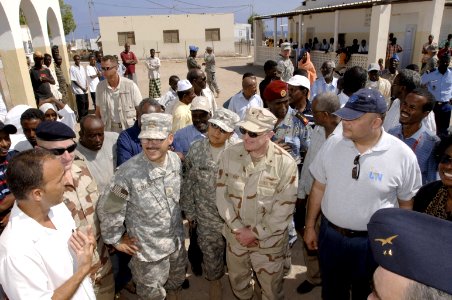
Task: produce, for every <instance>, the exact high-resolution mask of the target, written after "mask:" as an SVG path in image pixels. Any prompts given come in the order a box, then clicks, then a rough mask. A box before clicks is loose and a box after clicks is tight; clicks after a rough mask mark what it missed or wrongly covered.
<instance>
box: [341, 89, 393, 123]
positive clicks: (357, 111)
mask: <svg viewBox="0 0 452 300" xmlns="http://www.w3.org/2000/svg"><path fill="white" fill-rule="evenodd" d="M386 110H387V105H386V100H385V98H384V97H383V95H382V94H381V93H380V92H379V91H377V90H374V89H371V88H364V89H360V90H359V91H357V92H356V93H354V94H353V95H351V96H350V98H348V101H347V103H345V105H344V107H342V108H341V109H339V110H337V111H336V112H334V113H333V114H334V115H336V116H338V117H340V118H342V119H344V120H355V119H358V118H359V117H361V116H362V115H364V114H365V113H378V114H384V113H385V112H386Z"/></svg>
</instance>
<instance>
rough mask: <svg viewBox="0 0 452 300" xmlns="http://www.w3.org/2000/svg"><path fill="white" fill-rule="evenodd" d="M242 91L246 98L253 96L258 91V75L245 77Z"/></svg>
mask: <svg viewBox="0 0 452 300" xmlns="http://www.w3.org/2000/svg"><path fill="white" fill-rule="evenodd" d="M242 91H243V96H245V98H246V99H250V98H251V97H252V96H254V95H255V94H256V92H257V83H256V77H255V76H252V77H245V78H243V80H242Z"/></svg>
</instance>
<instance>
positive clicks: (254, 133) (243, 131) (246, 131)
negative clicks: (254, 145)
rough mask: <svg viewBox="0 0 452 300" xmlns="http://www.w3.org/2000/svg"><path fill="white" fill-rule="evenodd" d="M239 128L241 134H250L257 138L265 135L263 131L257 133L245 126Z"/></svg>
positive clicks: (251, 136)
mask: <svg viewBox="0 0 452 300" xmlns="http://www.w3.org/2000/svg"><path fill="white" fill-rule="evenodd" d="M239 130H240V133H241V134H243V135H245V134H248V136H249V137H250V138H253V139H254V138H257V137H258V136H261V135H263V133H256V132H252V131H248V130H246V129H245V128H243V127H240V128H239Z"/></svg>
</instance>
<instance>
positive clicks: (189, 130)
mask: <svg viewBox="0 0 452 300" xmlns="http://www.w3.org/2000/svg"><path fill="white" fill-rule="evenodd" d="M205 137H206V135H205V134H204V133H201V132H200V131H198V129H196V127H195V126H194V125H188V126H187V127H184V128H182V129H179V130H178V131H176V133H175V134H174V141H173V147H174V151H176V152H182V153H183V154H184V155H186V154H187V153H188V150H190V146H191V144H193V142H195V141H197V140H200V139H202V138H205Z"/></svg>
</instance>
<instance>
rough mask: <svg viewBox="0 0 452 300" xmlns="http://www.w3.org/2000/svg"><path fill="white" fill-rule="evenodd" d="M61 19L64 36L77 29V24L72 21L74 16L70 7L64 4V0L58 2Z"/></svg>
mask: <svg viewBox="0 0 452 300" xmlns="http://www.w3.org/2000/svg"><path fill="white" fill-rule="evenodd" d="M59 2H60V11H61V19H62V21H63V28H64V35H68V34H69V33H71V32H73V31H74V30H75V28H77V24H76V23H75V20H74V15H73V14H72V6H70V5H69V4H66V3H64V0H59Z"/></svg>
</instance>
